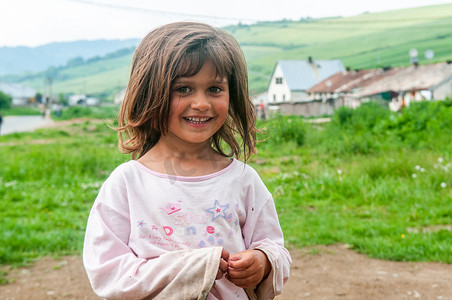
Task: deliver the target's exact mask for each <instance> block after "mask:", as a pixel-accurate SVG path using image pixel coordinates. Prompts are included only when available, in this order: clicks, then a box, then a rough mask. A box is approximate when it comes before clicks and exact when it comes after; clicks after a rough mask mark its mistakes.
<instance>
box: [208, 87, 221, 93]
mask: <svg viewBox="0 0 452 300" xmlns="http://www.w3.org/2000/svg"><path fill="white" fill-rule="evenodd" d="M209 92H211V93H219V92H221V88H219V87H217V86H213V87H211V88H210V89H209Z"/></svg>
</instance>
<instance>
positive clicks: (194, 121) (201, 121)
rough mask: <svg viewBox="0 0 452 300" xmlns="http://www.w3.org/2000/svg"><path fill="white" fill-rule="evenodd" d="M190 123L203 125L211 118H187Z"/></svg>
mask: <svg viewBox="0 0 452 300" xmlns="http://www.w3.org/2000/svg"><path fill="white" fill-rule="evenodd" d="M187 120H188V121H190V122H192V123H197V124H201V123H204V122H206V121H208V120H209V118H187Z"/></svg>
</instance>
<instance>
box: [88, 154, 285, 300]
mask: <svg viewBox="0 0 452 300" xmlns="http://www.w3.org/2000/svg"><path fill="white" fill-rule="evenodd" d="M222 247H224V248H225V249H226V250H228V251H229V253H230V254H231V255H233V254H235V253H237V252H240V251H243V250H246V249H260V250H262V251H264V252H265V253H266V254H267V257H268V258H269V260H270V262H271V265H272V269H271V273H270V275H269V276H268V277H267V278H266V279H265V280H264V281H263V282H261V283H260V284H259V286H258V287H256V289H254V290H247V291H245V290H244V289H242V288H239V287H237V286H235V285H234V284H232V283H231V282H230V281H228V280H227V279H226V278H222V279H220V280H215V276H216V274H217V271H218V266H219V262H220V254H221V249H222ZM83 261H84V265H85V269H86V271H87V274H88V277H89V279H90V282H91V285H92V287H93V290H94V291H95V292H96V293H97V294H98V295H99V296H101V297H104V298H108V299H143V298H146V297H148V298H153V299H206V298H207V299H248V296H249V297H250V298H252V299H253V298H256V297H257V298H256V299H273V298H274V297H275V296H276V295H278V294H280V293H281V292H282V288H283V284H284V282H285V281H286V280H287V279H288V278H289V268H290V263H291V258H290V255H289V253H288V251H287V250H286V249H285V248H284V238H283V234H282V232H281V228H280V225H279V221H278V217H277V214H276V210H275V205H274V202H273V199H272V196H271V194H270V193H269V191H268V190H267V188H266V187H265V185H264V184H263V182H262V180H261V179H260V178H259V176H258V175H257V173H256V171H255V170H254V169H253V168H251V167H250V166H248V165H246V164H243V163H242V162H240V161H238V160H235V159H234V160H233V161H232V163H231V164H230V165H229V166H228V167H226V168H225V169H223V170H221V171H219V172H216V173H214V174H210V175H206V176H198V177H180V176H172V175H167V174H162V173H157V172H154V171H152V170H150V169H148V168H146V167H145V166H144V165H142V164H140V163H139V162H137V161H133V160H132V161H129V162H127V163H124V164H122V165H120V166H119V167H118V168H116V170H114V171H113V172H112V174H111V175H110V177H109V178H108V179H107V180H106V181H105V183H104V184H103V185H102V188H101V190H100V192H99V195H98V197H97V199H96V201H95V203H94V205H93V208H92V210H91V213H90V216H89V219H88V225H87V229H86V236H85V244H84V250H83ZM247 293H248V295H247Z"/></svg>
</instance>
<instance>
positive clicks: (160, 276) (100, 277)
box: [83, 203, 222, 299]
mask: <svg viewBox="0 0 452 300" xmlns="http://www.w3.org/2000/svg"><path fill="white" fill-rule="evenodd" d="M129 226H130V222H129V221H128V220H127V218H126V217H125V216H123V215H121V214H119V213H118V212H115V211H114V210H113V209H112V208H110V207H108V206H106V205H105V204H103V203H97V204H96V205H95V206H94V207H93V209H92V211H91V214H90V217H89V220H88V226H87V234H86V237H85V244H84V253H83V259H84V265H85V268H86V271H87V274H88V277H89V279H90V282H91V285H92V288H93V290H94V291H95V292H96V294H97V295H99V296H100V297H104V298H107V299H143V298H147V297H149V298H153V299H205V298H206V297H207V295H208V294H209V291H210V289H211V287H212V285H213V283H214V281H215V277H216V274H217V271H218V265H219V260H220V256H221V249H222V248H221V247H212V248H204V249H187V250H179V251H173V252H166V253H162V254H161V255H159V256H158V257H155V258H152V259H143V258H138V257H137V256H136V255H135V254H134V253H133V251H132V250H131V249H130V248H129V247H128V246H127V238H128V237H127V228H128V227H129ZM119 228H123V230H120V229H119ZM124 228H125V229H126V230H124ZM115 232H116V233H115ZM118 232H119V233H120V234H117V233H118ZM156 254H157V251H156Z"/></svg>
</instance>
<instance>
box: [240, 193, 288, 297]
mask: <svg viewBox="0 0 452 300" xmlns="http://www.w3.org/2000/svg"><path fill="white" fill-rule="evenodd" d="M255 204H256V206H254V205H253V207H252V208H251V209H250V212H249V215H248V220H247V222H246V224H245V226H244V228H243V230H242V231H243V235H244V238H245V245H246V248H247V249H259V250H261V251H263V252H264V253H265V254H266V255H267V258H268V260H269V261H270V264H271V271H270V274H269V275H268V277H267V278H266V279H264V280H263V281H262V282H261V283H260V284H259V286H257V287H256V288H255V289H253V290H249V289H248V290H247V294H248V296H249V297H250V299H259V300H261V299H273V298H274V297H275V296H277V295H280V294H281V293H282V290H283V285H284V283H285V282H286V281H287V280H288V279H289V273H290V264H291V263H292V260H291V258H290V254H289V252H288V251H287V249H286V248H285V247H284V238H283V233H282V231H281V228H280V225H279V221H278V216H277V213H276V209H275V205H274V202H273V199H272V198H271V197H270V198H268V199H267V200H266V201H265V202H263V206H262V207H259V204H258V202H256V203H255Z"/></svg>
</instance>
